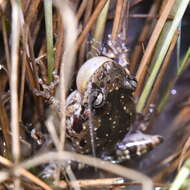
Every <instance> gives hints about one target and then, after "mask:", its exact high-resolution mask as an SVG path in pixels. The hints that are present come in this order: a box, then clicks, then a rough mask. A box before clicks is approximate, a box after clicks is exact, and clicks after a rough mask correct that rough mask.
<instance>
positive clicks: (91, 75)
mask: <svg viewBox="0 0 190 190" xmlns="http://www.w3.org/2000/svg"><path fill="white" fill-rule="evenodd" d="M135 87H136V80H135V79H134V78H133V77H132V76H130V75H129V74H128V73H127V72H126V70H125V69H124V68H123V67H122V66H121V65H120V64H118V63H116V62H114V61H113V60H112V59H109V58H107V57H104V56H98V57H94V58H91V59H90V60H88V61H87V62H86V63H84V65H83V66H82V67H81V68H80V70H79V72H78V75H77V90H75V91H74V92H73V93H71V94H70V95H69V97H68V98H67V101H66V126H67V137H68V138H69V139H70V141H71V143H72V146H73V149H74V150H75V151H76V152H78V153H83V154H92V152H93V146H94V150H95V154H96V156H97V157H99V158H102V159H104V160H110V161H112V162H114V163H118V162H123V161H125V160H127V159H130V158H131V157H133V156H140V155H142V154H144V153H146V152H148V151H150V150H151V149H152V148H154V147H155V146H156V145H158V144H160V142H161V137H160V136H158V135H153V136H151V135H145V134H143V133H142V132H140V131H139V130H137V129H135V131H134V129H133V124H134V122H135V120H136V110H135V103H134V98H133V92H134V90H135ZM92 131H93V133H92ZM92 138H93V141H92ZM92 144H93V145H92Z"/></svg>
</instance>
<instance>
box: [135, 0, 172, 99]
mask: <svg viewBox="0 0 190 190" xmlns="http://www.w3.org/2000/svg"><path fill="white" fill-rule="evenodd" d="M174 3H175V0H171V1H167V3H166V5H165V7H164V10H163V11H162V13H161V15H160V18H159V19H158V21H157V24H156V26H155V28H154V31H153V33H152V35H151V37H150V40H149V43H148V45H147V48H146V51H145V53H144V56H143V58H142V60H141V62H140V66H139V68H138V71H137V74H136V78H137V81H139V83H138V86H137V90H136V96H139V95H140V93H141V89H142V87H143V82H144V78H145V75H146V73H147V70H148V66H149V61H150V58H151V55H152V52H153V50H154V47H155V45H156V42H157V40H158V38H159V35H160V32H161V31H162V28H163V26H164V24H165V22H166V19H167V18H168V15H169V13H170V11H171V9H172V7H173V5H174Z"/></svg>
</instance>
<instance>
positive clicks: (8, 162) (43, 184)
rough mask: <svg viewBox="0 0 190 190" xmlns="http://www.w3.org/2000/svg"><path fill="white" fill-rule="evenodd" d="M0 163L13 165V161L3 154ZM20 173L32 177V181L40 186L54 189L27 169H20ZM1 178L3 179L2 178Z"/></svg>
mask: <svg viewBox="0 0 190 190" xmlns="http://www.w3.org/2000/svg"><path fill="white" fill-rule="evenodd" d="M0 163H1V164H3V165H4V166H7V167H10V168H11V167H13V163H12V162H10V161H9V160H7V159H6V158H4V157H2V156H0ZM20 175H22V176H24V177H26V178H28V179H30V180H31V181H32V182H34V183H36V184H37V185H39V186H40V187H42V188H44V189H46V190H53V189H52V188H51V187H50V186H49V185H47V184H46V183H44V182H43V181H42V180H40V179H39V178H37V177H36V176H34V175H33V174H31V173H30V172H28V171H27V170H25V169H21V170H20ZM1 180H2V178H1Z"/></svg>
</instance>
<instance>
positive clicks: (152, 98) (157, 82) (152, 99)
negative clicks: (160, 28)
mask: <svg viewBox="0 0 190 190" xmlns="http://www.w3.org/2000/svg"><path fill="white" fill-rule="evenodd" d="M178 36H179V32H178V31H176V32H175V34H174V37H173V40H172V42H171V44H170V47H169V49H168V52H167V54H166V57H165V59H164V61H163V64H162V67H161V69H160V72H159V74H158V76H157V78H156V80H155V82H154V86H153V88H152V90H151V93H150V96H149V97H148V100H147V103H146V106H145V113H146V112H147V111H148V108H149V105H150V104H155V100H156V97H157V94H158V91H159V89H160V86H161V84H162V79H163V77H164V74H165V73H166V70H167V68H168V66H169V63H170V58H171V56H172V53H173V51H174V48H175V45H176V42H177V39H178Z"/></svg>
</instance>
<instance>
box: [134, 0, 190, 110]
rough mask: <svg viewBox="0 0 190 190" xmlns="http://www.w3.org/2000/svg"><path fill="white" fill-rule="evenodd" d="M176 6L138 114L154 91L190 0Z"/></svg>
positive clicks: (140, 102)
mask: <svg viewBox="0 0 190 190" xmlns="http://www.w3.org/2000/svg"><path fill="white" fill-rule="evenodd" d="M176 4H178V7H177V8H176V14H175V17H174V20H173V22H172V24H171V27H170V29H169V31H168V33H167V36H166V38H165V41H164V43H163V46H162V48H161V50H160V53H159V56H158V59H157V60H156V62H155V66H154V68H153V70H152V72H151V74H150V76H149V78H148V80H147V83H146V85H145V88H144V89H143V92H142V95H141V96H140V99H139V102H138V105H137V111H138V112H142V110H143V108H144V105H145V103H146V100H147V98H148V96H149V93H150V91H151V89H152V86H153V84H154V80H155V78H156V76H157V73H158V72H159V69H160V67H161V64H162V61H163V59H164V57H165V55H166V53H167V50H168V47H169V45H170V42H171V40H172V38H173V35H174V33H175V31H176V29H177V27H178V26H179V23H180V21H181V19H182V17H183V14H184V12H185V10H186V8H187V6H188V4H189V0H176ZM174 7H175V6H174Z"/></svg>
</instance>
